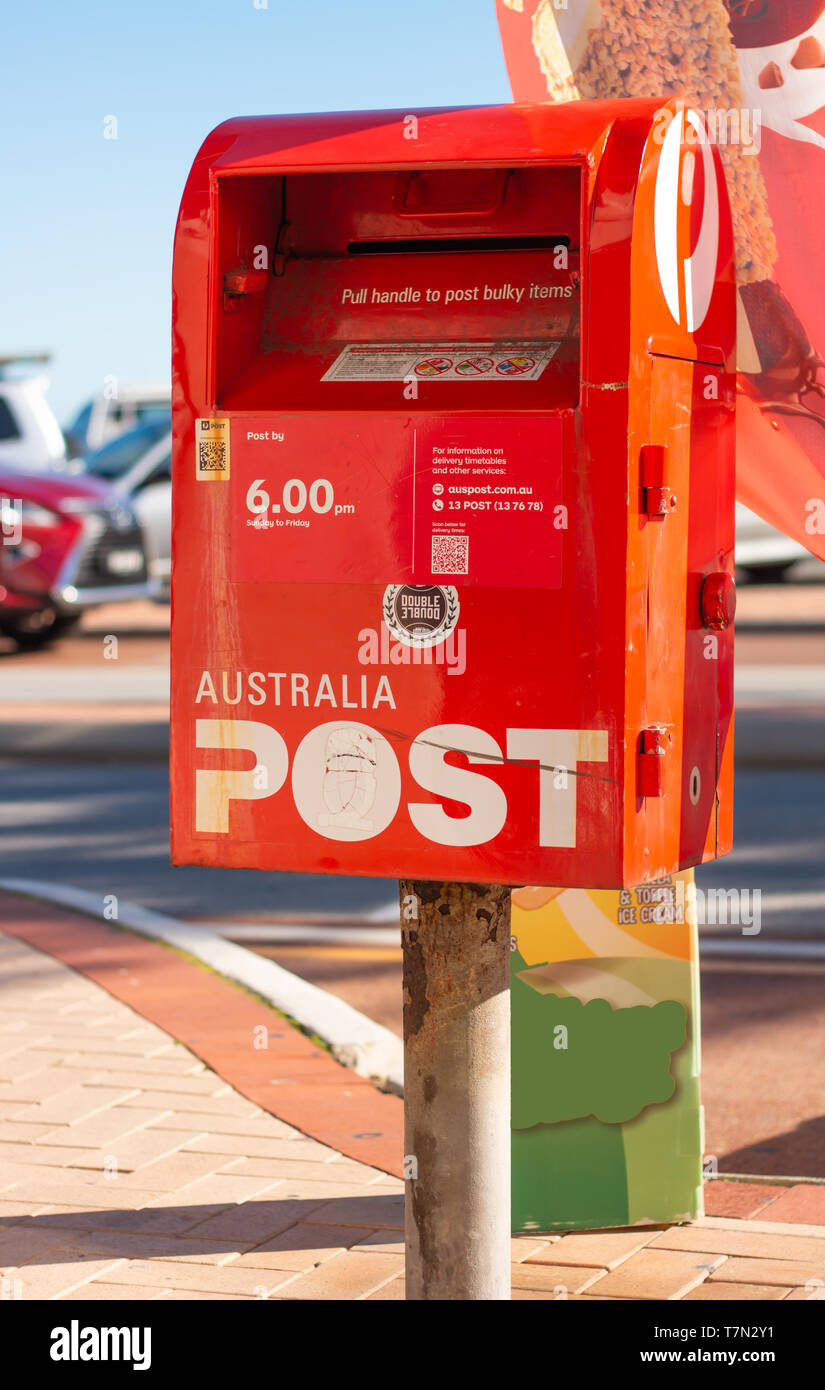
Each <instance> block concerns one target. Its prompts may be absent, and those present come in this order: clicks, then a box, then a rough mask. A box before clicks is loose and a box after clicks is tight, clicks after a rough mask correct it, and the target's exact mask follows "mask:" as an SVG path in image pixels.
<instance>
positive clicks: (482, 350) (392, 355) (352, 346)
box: [321, 342, 560, 382]
mask: <svg viewBox="0 0 825 1390" xmlns="http://www.w3.org/2000/svg"><path fill="white" fill-rule="evenodd" d="M559 346H560V344H559V343H557V342H556V343H547V342H543V343H504V344H502V343H348V344H347V346H346V347H345V348H344V349H343V351H342V352H339V354H338V356H337V357H336V359H335V361H334V362H333V363H332V366H331V367H328V368H327V370H326V371H325V372H324V375H323V376H322V377H321V380H322V381H485V382H486V381H513V380H519V381H536V380H537V379H538V378H539V377H540V376H541V374H542V372H543V371H544V369H545V367H546V366H547V363H548V362H550V361H551V360H552V358H553V357H554V356H555V355H556V353H557V352H558V349H559Z"/></svg>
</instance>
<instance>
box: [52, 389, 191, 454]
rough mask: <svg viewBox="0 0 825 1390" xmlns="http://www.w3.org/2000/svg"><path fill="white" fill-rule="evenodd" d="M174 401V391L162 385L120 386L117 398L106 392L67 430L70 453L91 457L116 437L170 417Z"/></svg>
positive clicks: (86, 406) (88, 406)
mask: <svg viewBox="0 0 825 1390" xmlns="http://www.w3.org/2000/svg"><path fill="white" fill-rule="evenodd" d="M171 399H172V392H171V388H170V387H169V386H164V385H162V384H161V385H155V384H153V385H146V386H140V385H125V386H123V385H121V384H118V387H117V396H116V397H113V398H112V397H109V396H108V395H107V394H105V393H104V394H102V395H100V396H96V397H95V399H94V400H91V401H88V402H87V404H86V405H84V406H83V408H82V409H81V410H79V411H78V413H77V415H76V416H75V418H74V419H73V421H72V423H71V424H70V425H68V426H67V427H66V440H67V445H68V449H69V453H70V454H72V455H73V456H74V455H77V454H90V453H92V452H93V451H94V450H95V449H100V448H102V447H103V445H104V444H107V443H108V441H109V440H110V439H114V438H116V436H117V435H120V434H126V433H127V431H129V430H133V429H135V428H136V427H137V426H138V425H145V424H149V423H151V422H153V421H155V420H158V419H162V418H164V417H165V416H167V415H168V414H169V411H170V408H171Z"/></svg>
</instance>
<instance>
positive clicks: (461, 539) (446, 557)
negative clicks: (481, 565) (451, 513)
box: [431, 536, 470, 574]
mask: <svg viewBox="0 0 825 1390" xmlns="http://www.w3.org/2000/svg"><path fill="white" fill-rule="evenodd" d="M469 564H470V537H469V536H433V547H432V564H431V568H432V572H433V574H468V573H469Z"/></svg>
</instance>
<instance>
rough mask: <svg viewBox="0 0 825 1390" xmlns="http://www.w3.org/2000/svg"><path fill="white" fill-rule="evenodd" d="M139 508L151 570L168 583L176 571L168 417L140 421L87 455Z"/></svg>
mask: <svg viewBox="0 0 825 1390" xmlns="http://www.w3.org/2000/svg"><path fill="white" fill-rule="evenodd" d="M82 465H83V469H84V471H85V472H87V473H91V474H94V475H95V476H96V477H98V478H103V479H105V481H106V482H107V483H109V485H110V486H111V487H112V488H113V489H114V491H115V492H116V493H118V494H119V495H120V496H121V497H123V498H124V499H125V500H126V501H127V502H128V504H129V505H130V506H132V507H133V508H134V510H135V512H136V513H137V516H138V520H139V522H140V524H141V528H142V530H143V534H144V537H145V540H146V553H147V556H148V559H149V573H150V574H151V576H152V578H153V579H159V580H160V581H161V584H162V585H164V586H166V585H168V584H169V580H170V577H171V571H172V430H171V420H170V416H169V412H168V410H167V411H166V414H165V416H164V415H161V416H160V417H159V418H158V419H157V420H154V421H152V422H150V423H147V424H144V425H139V426H138V428H137V429H134V430H130V431H129V433H128V434H122V435H119V436H118V438H117V439H113V440H111V441H110V442H109V443H108V444H104V446H103V448H102V449H97V450H96V451H95V452H94V453H93V454H89V455H88V456H87V457H86V458H84V459H83V460H82Z"/></svg>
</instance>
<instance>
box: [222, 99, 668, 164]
mask: <svg viewBox="0 0 825 1390" xmlns="http://www.w3.org/2000/svg"><path fill="white" fill-rule="evenodd" d="M681 104H682V103H681V102H677V101H673V100H670V101H666V100H664V99H659V100H657V99H648V98H643V99H642V98H640V99H633V100H623V101H575V102H566V103H562V104H558V103H553V102H541V103H535V104H521V105H507V106H481V107H479V106H462V107H437V108H430V109H426V110H422V111H412V112H411V111H409V110H403V109H402V110H398V111H332V112H317V113H312V114H300V115H287V116H239V117H236V118H234V119H232V120H228V121H224V122H223V124H222V125H219V126H217V127H216V128H215V130H213V131H212V132H211V134H210V135H208V136H207V138H206V140H205V141H204V143H203V145H202V146H201V149H200V152H199V154H198V158H197V160H196V163H200V162H201V161H202V160H205V161H206V162H207V164H208V165H209V166H210V167H211V168H212V169H214V170H215V171H216V172H217V173H223V174H227V173H233V172H238V173H241V172H243V173H252V172H255V171H257V170H259V171H261V172H263V171H264V170H272V169H294V170H311V169H317V168H323V169H329V168H337V169H348V168H349V169H361V168H364V167H374V166H376V165H379V166H380V165H384V166H387V167H394V168H397V167H398V166H400V165H401V166H403V165H407V164H409V165H413V166H416V167H419V168H420V167H421V166H422V165H424V164H427V163H430V162H432V163H465V162H479V163H491V162H497V161H502V162H506V163H508V164H514V163H515V164H518V163H534V162H539V161H540V162H553V161H560V162H565V163H569V162H584V161H586V160H587V159H588V156H592V155H593V154H594V152H595V150H596V147H597V146H598V145H599V144H600V143H601V141H602V139H603V136H604V135H605V133H606V131H607V130H608V129H609V127H610V126H611V125H613V124H614V123H615V122H617V121H622V122H626V121H632V120H636V121H638V120H641V121H646V122H650V121H652V120H653V118H654V116H655V114H656V112H658V111H662V110H663V109H665V108H667V109H671V110H673V109H676V108H677V107H678V106H680V105H681ZM413 117H414V118H415V120H416V122H417V129H416V135H415V138H411V137H410V135H409V134H406V135H405V131H407V132H409V130H410V121H411V119H412V118H413Z"/></svg>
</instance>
